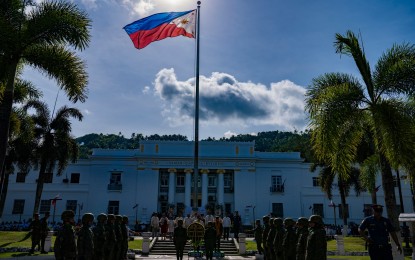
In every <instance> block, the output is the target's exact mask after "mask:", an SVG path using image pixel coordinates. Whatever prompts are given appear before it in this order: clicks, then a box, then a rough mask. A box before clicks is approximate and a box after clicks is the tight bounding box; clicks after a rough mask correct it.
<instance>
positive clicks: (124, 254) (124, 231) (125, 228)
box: [121, 216, 130, 259]
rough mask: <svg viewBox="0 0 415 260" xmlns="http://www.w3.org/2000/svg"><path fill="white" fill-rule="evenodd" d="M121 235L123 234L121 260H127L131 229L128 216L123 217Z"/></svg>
mask: <svg viewBox="0 0 415 260" xmlns="http://www.w3.org/2000/svg"><path fill="white" fill-rule="evenodd" d="M121 234H122V246H121V259H127V252H128V238H129V234H130V229H129V228H128V217H127V216H122V222H121Z"/></svg>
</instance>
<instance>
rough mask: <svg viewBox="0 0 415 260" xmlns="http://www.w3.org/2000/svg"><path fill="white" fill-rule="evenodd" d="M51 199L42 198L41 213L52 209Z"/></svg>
mask: <svg viewBox="0 0 415 260" xmlns="http://www.w3.org/2000/svg"><path fill="white" fill-rule="evenodd" d="M50 203H51V202H50V200H41V201H40V210H39V214H45V213H46V212H49V211H50Z"/></svg>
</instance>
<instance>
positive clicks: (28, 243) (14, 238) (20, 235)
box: [0, 231, 143, 258]
mask: <svg viewBox="0 0 415 260" xmlns="http://www.w3.org/2000/svg"><path fill="white" fill-rule="evenodd" d="M55 239H56V237H55V236H53V237H52V245H53V244H54V243H55ZM142 244H143V240H141V239H140V240H134V241H129V242H128V247H129V248H131V249H141V248H142ZM10 247H25V248H31V247H32V240H31V239H30V236H28V232H17V231H10V232H9V231H0V248H10ZM27 255H29V254H28V252H7V253H0V258H10V257H22V256H27ZM48 255H53V252H50V253H48ZM32 256H44V254H43V255H42V254H39V252H36V253H35V254H33V255H32Z"/></svg>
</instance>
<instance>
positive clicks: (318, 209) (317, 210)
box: [313, 204, 324, 218]
mask: <svg viewBox="0 0 415 260" xmlns="http://www.w3.org/2000/svg"><path fill="white" fill-rule="evenodd" d="M313 214H314V215H320V216H321V217H322V218H324V210H323V204H313Z"/></svg>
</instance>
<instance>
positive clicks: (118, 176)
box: [110, 172, 121, 185]
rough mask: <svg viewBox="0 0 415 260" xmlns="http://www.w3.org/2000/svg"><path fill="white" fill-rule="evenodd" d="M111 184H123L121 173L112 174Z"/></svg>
mask: <svg viewBox="0 0 415 260" xmlns="http://www.w3.org/2000/svg"><path fill="white" fill-rule="evenodd" d="M110 184H115V185H118V184H121V172H111V178H110Z"/></svg>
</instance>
